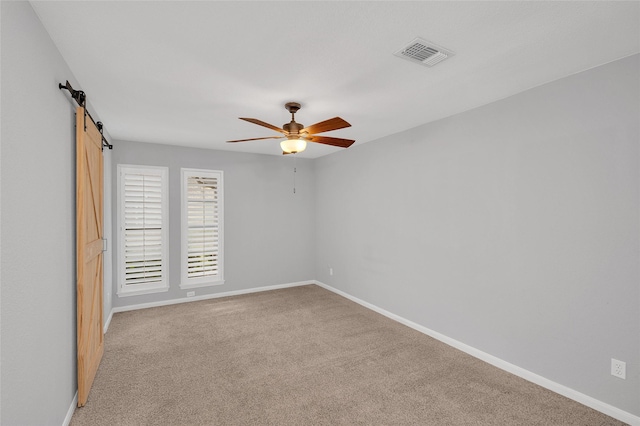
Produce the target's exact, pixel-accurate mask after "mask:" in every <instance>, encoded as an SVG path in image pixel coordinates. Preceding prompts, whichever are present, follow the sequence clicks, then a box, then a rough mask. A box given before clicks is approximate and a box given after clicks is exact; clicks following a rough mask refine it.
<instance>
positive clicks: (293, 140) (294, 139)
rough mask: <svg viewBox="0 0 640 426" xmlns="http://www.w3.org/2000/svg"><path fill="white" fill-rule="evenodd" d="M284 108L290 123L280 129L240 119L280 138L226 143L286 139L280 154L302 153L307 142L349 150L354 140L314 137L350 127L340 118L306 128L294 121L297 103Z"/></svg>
mask: <svg viewBox="0 0 640 426" xmlns="http://www.w3.org/2000/svg"><path fill="white" fill-rule="evenodd" d="M284 107H285V108H286V109H287V111H289V112H290V113H291V122H290V123H287V124H285V125H283V126H282V128H279V127H276V126H274V125H272V124H269V123H265V122H264V121H260V120H258V119H256V118H243V117H240V120H244V121H248V122H249V123H253V124H257V125H259V126H263V127H266V128H268V129H271V130H275V131H276V132H280V133H282V136H267V137H264V138H252V139H238V140H233V141H227V142H246V141H257V140H261V139H282V138H287V139H286V140H284V141H282V142H280V147H281V148H282V154H283V155H286V154H296V153H298V152H302V151H304V150H305V149H306V147H307V142H315V143H322V144H325V145H332V146H338V147H341V148H349V147H350V146H351V145H353V143H354V142H355V140H352V139H342V138H332V137H329V136H316V134H317V133H324V132H330V131H331V130H337V129H343V128H345V127H351V124H349V123H347V122H346V121H344V120H343V119H342V118H340V117H334V118H330V119H328V120H325V121H321V122H319V123H316V124H313V125H311V126H308V127H304V126H303V125H302V124H300V123H296V121H295V117H294V115H295V113H296V112H298V110H299V109H300V104H299V103H297V102H288V103H286V104H285V105H284Z"/></svg>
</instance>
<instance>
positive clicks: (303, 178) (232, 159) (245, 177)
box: [112, 141, 315, 307]
mask: <svg viewBox="0 0 640 426" xmlns="http://www.w3.org/2000/svg"><path fill="white" fill-rule="evenodd" d="M116 144H117V149H114V151H113V157H112V172H113V177H112V186H113V188H116V186H117V170H116V169H117V166H118V164H130V165H147V166H164V167H168V168H169V285H170V288H169V291H168V292H164V293H154V294H145V295H138V296H127V297H119V296H118V295H116V292H117V277H118V261H117V259H118V250H119V247H118V244H119V242H118V235H117V232H114V235H113V237H114V238H113V247H114V253H115V256H114V269H113V278H114V280H113V282H114V286H113V290H112V293H113V306H115V307H120V306H126V305H135V304H140V303H150V302H158V301H162V300H171V299H180V298H185V297H186V293H187V291H195V292H196V296H201V295H206V294H211V293H220V292H227V291H235V290H245V289H251V288H255V287H262V286H268V285H278V284H288V283H293V282H299V281H305V280H312V279H314V278H315V209H314V202H315V184H314V166H313V161H312V160H303V159H299V158H298V159H296V158H291V157H292V156H286V157H285V156H281V157H278V156H273V155H262V154H245V153H238V152H229V151H214V150H206V149H196V148H184V147H177V146H170V145H160V144H149V143H136V142H123V141H116ZM294 166H295V167H296V169H297V173H296V174H295V175H296V176H295V180H296V193H295V194H294V193H293V183H294V173H293V169H294ZM181 168H194V169H209V170H222V171H223V173H224V278H225V283H224V284H222V285H216V286H212V287H201V288H195V289H189V290H182V289H180V287H179V284H180V268H181V265H180V250H181V243H180V242H181V240H180V238H181V237H180V235H181V233H180V216H181V213H180V197H181V193H180V188H181V186H180V169H181ZM116 196H117V191H114V193H113V198H112V206H113V221H114V222H113V228H114V229H116V220H117V202H116Z"/></svg>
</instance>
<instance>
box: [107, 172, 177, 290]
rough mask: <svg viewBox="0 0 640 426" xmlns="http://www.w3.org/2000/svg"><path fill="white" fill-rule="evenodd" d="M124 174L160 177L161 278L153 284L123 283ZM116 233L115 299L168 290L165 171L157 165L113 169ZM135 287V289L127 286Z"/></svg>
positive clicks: (167, 177)
mask: <svg viewBox="0 0 640 426" xmlns="http://www.w3.org/2000/svg"><path fill="white" fill-rule="evenodd" d="M124 174H149V175H155V176H160V187H161V192H160V193H161V197H162V199H161V202H160V205H161V212H162V229H161V244H162V249H161V263H162V279H161V280H160V281H157V282H151V283H140V284H129V285H127V284H126V275H125V272H126V266H125V228H124V213H125V200H124V184H125V179H123V175H124ZM117 185H118V186H117V191H118V194H117V228H116V229H117V232H118V240H119V241H118V247H119V249H118V288H117V292H116V293H117V295H118V297H127V296H137V295H141V294H151V293H161V292H166V291H168V290H169V255H168V253H169V168H168V167H160V166H142V165H131V164H118V166H117ZM131 286H135V288H133V287H131Z"/></svg>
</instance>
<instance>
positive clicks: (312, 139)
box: [307, 136, 355, 148]
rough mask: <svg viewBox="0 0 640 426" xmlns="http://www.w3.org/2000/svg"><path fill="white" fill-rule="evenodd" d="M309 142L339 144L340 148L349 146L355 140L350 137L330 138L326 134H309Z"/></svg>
mask: <svg viewBox="0 0 640 426" xmlns="http://www.w3.org/2000/svg"><path fill="white" fill-rule="evenodd" d="M307 140H308V141H309V142H315V143H323V144H325V145H333V146H339V147H340V148H349V147H350V146H351V145H353V143H354V142H355V141H354V140H352V139H342V138H330V137H328V136H309V137H308V138H307Z"/></svg>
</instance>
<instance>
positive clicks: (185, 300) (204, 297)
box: [107, 280, 317, 323]
mask: <svg viewBox="0 0 640 426" xmlns="http://www.w3.org/2000/svg"><path fill="white" fill-rule="evenodd" d="M316 283H317V282H316V281H314V280H310V281H299V282H295V283H287V284H276V285H269V286H265V287H255V288H249V289H244V290H233V291H225V292H223V293H212V294H203V295H201V296H194V297H181V298H180V299H171V300H162V301H159V302H150V303H140V304H138V305H129V306H116V307H114V308H112V309H111V313H110V314H109V319H108V320H107V323H108V322H110V321H111V317H112V315H113V314H114V313H116V312H126V311H135V310H138V309H147V308H156V307H158V306H167V305H175V304H177V303H188V302H197V301H199V300H207V299H217V298H219V297H229V296H238V295H241V294H249V293H258V292H261V291H270V290H278V289H281V288H289V287H299V286H303V285H310V284H316Z"/></svg>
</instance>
